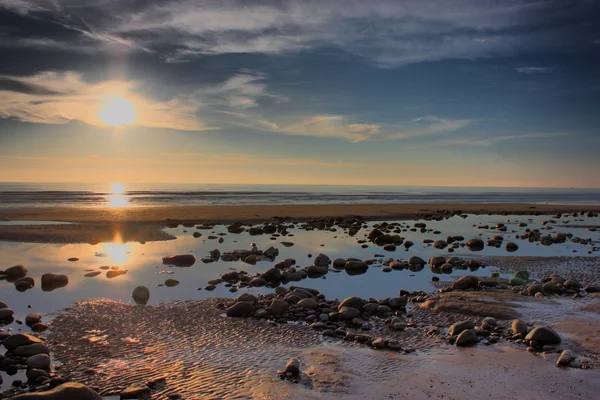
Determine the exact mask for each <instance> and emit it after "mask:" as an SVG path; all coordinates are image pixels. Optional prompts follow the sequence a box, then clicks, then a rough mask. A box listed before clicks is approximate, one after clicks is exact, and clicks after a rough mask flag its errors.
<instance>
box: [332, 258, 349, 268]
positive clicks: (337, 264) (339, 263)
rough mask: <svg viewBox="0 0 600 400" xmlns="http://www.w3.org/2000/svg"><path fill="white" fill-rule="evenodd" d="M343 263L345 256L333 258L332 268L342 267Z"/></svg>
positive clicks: (344, 262) (344, 263)
mask: <svg viewBox="0 0 600 400" xmlns="http://www.w3.org/2000/svg"><path fill="white" fill-rule="evenodd" d="M345 265H346V259H345V258H336V259H335V260H333V267H334V268H338V269H342V268H344V266H345Z"/></svg>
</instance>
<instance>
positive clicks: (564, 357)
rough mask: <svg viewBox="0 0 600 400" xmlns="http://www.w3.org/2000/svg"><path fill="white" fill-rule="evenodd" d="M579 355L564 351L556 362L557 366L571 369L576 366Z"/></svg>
mask: <svg viewBox="0 0 600 400" xmlns="http://www.w3.org/2000/svg"><path fill="white" fill-rule="evenodd" d="M577 357H578V356H577V354H576V353H575V352H573V351H571V350H563V352H562V353H561V354H560V357H558V360H557V361H556V365H557V366H559V367H569V366H574V365H576V363H575V361H576V360H577Z"/></svg>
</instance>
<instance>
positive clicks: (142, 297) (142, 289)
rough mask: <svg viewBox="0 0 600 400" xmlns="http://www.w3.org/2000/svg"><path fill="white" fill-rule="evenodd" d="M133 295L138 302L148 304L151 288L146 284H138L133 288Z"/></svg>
mask: <svg viewBox="0 0 600 400" xmlns="http://www.w3.org/2000/svg"><path fill="white" fill-rule="evenodd" d="M131 297H133V301H135V302H136V304H141V305H145V304H148V300H150V289H148V288H147V287H146V286H138V287H136V288H135V289H133V292H132V293H131Z"/></svg>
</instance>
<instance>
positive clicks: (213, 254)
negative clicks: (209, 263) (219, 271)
mask: <svg viewBox="0 0 600 400" xmlns="http://www.w3.org/2000/svg"><path fill="white" fill-rule="evenodd" d="M208 254H210V258H212V259H213V260H215V261H217V260H219V258H221V251H219V249H214V250H211V251H209V253H208Z"/></svg>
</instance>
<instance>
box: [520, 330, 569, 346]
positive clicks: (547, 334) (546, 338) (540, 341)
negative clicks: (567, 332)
mask: <svg viewBox="0 0 600 400" xmlns="http://www.w3.org/2000/svg"><path fill="white" fill-rule="evenodd" d="M525 340H529V341H534V342H536V344H537V346H538V347H541V346H545V345H553V344H559V343H560V341H561V339H560V336H559V335H558V333H556V332H555V331H554V330H553V329H551V328H548V327H547V326H540V327H538V328H535V329H534V330H532V331H531V332H529V333H528V334H527V336H525Z"/></svg>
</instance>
